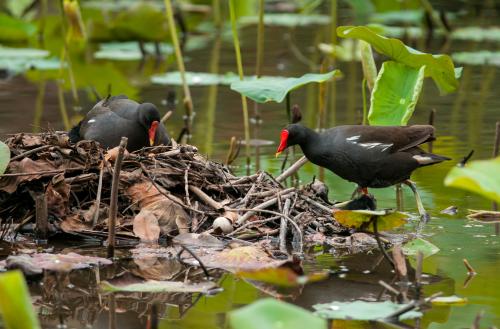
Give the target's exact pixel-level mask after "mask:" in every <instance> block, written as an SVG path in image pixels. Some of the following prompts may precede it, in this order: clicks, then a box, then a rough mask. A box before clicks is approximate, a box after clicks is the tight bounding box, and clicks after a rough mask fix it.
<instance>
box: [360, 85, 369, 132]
mask: <svg viewBox="0 0 500 329" xmlns="http://www.w3.org/2000/svg"><path fill="white" fill-rule="evenodd" d="M361 94H362V95H363V126H364V125H366V122H367V119H368V109H367V108H366V78H363V81H362V82H361Z"/></svg>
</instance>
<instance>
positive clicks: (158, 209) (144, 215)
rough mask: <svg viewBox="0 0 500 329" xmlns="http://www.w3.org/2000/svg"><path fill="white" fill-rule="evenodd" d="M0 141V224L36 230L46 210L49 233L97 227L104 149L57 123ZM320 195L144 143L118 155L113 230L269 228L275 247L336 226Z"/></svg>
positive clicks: (167, 232)
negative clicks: (73, 137)
mask: <svg viewBox="0 0 500 329" xmlns="http://www.w3.org/2000/svg"><path fill="white" fill-rule="evenodd" d="M5 143H6V144H7V145H8V146H9V147H10V150H11V162H10V164H9V167H8V168H7V171H6V173H5V174H3V175H2V176H1V178H0V218H2V219H3V222H4V226H5V223H14V225H13V226H12V227H10V231H13V230H14V231H16V232H19V231H22V230H30V229H35V230H36V229H37V228H36V225H39V224H38V222H39V220H43V219H44V218H43V217H46V219H47V222H48V231H49V235H50V234H55V233H59V232H65V233H69V234H75V235H80V236H84V237H94V238H95V237H105V236H106V231H107V228H108V224H107V223H108V221H107V218H108V213H109V200H110V190H111V183H112V176H113V170H114V169H113V163H114V161H115V160H114V158H115V156H116V154H115V153H116V152H114V150H111V151H108V152H106V150H103V149H102V148H101V147H100V146H99V145H98V144H97V143H96V142H93V141H81V142H79V143H77V144H71V143H69V141H68V137H67V134H66V133H64V132H50V133H41V134H24V133H23V134H17V135H14V136H12V137H10V138H9V139H7V140H6V142H5ZM323 199H324V197H323V198H322V197H321V196H319V195H317V193H315V189H312V188H310V186H309V185H307V186H305V187H301V188H298V187H286V186H284V185H283V183H282V182H278V181H277V180H276V179H275V178H273V177H272V176H271V175H269V174H268V173H266V172H258V173H256V174H253V175H250V176H241V177H237V176H235V175H234V174H233V173H232V172H231V171H230V170H229V169H228V168H227V167H226V166H224V165H222V164H219V163H217V162H213V161H209V160H207V159H206V158H205V157H203V156H202V155H200V154H199V153H197V149H196V148H195V147H193V146H190V145H174V146H168V147H164V146H157V147H152V148H145V149H142V150H140V151H137V152H134V153H128V154H126V155H125V158H124V159H123V163H122V167H121V171H120V185H119V198H118V204H117V207H118V211H117V214H118V216H117V226H116V230H117V231H116V236H117V238H118V239H127V240H131V239H134V240H135V239H141V240H154V239H157V238H158V236H164V237H168V236H174V235H177V234H178V233H184V232H192V233H202V232H207V231H208V232H211V233H214V234H221V235H226V236H231V237H233V238H238V239H244V240H253V241H255V240H259V239H262V238H266V237H269V236H275V237H280V239H276V240H279V241H280V243H281V244H282V247H283V244H284V243H287V242H290V241H292V242H293V243H292V245H293V246H294V248H295V249H302V245H303V243H304V242H307V241H312V240H315V239H317V234H321V235H322V236H323V237H324V236H329V237H331V236H334V235H336V234H340V233H344V234H345V229H344V228H342V227H341V226H340V225H339V224H338V223H336V222H335V221H334V220H333V218H332V214H331V210H330V208H331V206H330V205H329V204H327V203H326V202H325V201H324V200H323ZM44 212H45V213H44ZM35 223H37V224H36V225H35ZM38 229H40V228H38Z"/></svg>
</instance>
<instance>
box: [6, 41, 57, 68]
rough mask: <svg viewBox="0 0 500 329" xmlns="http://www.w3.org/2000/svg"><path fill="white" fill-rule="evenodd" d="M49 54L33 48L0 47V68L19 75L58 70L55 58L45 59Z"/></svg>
mask: <svg viewBox="0 0 500 329" xmlns="http://www.w3.org/2000/svg"><path fill="white" fill-rule="evenodd" d="M48 56H49V52H48V51H47V50H43V49H35V48H10V47H2V46H0V68H2V69H6V70H8V71H10V72H14V73H21V72H25V71H28V70H33V69H36V70H54V69H59V67H60V66H61V63H60V61H59V60H58V59H56V58H47V57H48Z"/></svg>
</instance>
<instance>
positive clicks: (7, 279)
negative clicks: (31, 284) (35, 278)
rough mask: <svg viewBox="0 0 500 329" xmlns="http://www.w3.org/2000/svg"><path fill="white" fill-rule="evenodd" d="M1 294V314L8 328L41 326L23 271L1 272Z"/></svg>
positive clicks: (36, 328) (36, 327)
mask: <svg viewBox="0 0 500 329" xmlns="http://www.w3.org/2000/svg"><path fill="white" fill-rule="evenodd" d="M0 296H2V298H0V315H1V317H2V322H3V324H4V325H5V327H6V329H25V328H31V329H39V328H41V327H40V323H39V322H38V318H37V316H36V314H35V310H34V309H33V306H32V305H31V298H30V294H29V290H28V286H27V285H26V281H25V280H24V276H23V274H22V273H21V271H9V272H6V273H1V274H0Z"/></svg>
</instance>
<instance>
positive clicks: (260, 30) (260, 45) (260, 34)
mask: <svg viewBox="0 0 500 329" xmlns="http://www.w3.org/2000/svg"><path fill="white" fill-rule="evenodd" d="M263 54H264V0H259V25H258V27H257V62H256V64H255V75H256V76H257V78H260V76H261V74H262V61H263Z"/></svg>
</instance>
